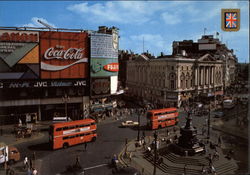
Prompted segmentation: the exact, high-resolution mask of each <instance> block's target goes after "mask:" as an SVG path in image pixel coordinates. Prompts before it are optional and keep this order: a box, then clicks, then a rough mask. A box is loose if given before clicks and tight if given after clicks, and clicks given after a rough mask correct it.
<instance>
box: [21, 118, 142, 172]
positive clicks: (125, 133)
mask: <svg viewBox="0 0 250 175" xmlns="http://www.w3.org/2000/svg"><path fill="white" fill-rule="evenodd" d="M128 119H132V120H134V121H136V120H137V117H136V116H135V115H133V116H130V117H128V118H126V120H128ZM123 120H125V119H123ZM123 120H118V121H113V122H108V123H105V122H104V123H101V124H99V125H98V128H97V134H98V138H97V140H96V141H95V142H91V143H88V144H87V151H85V150H84V145H83V144H80V145H76V146H73V147H69V148H67V149H59V150H55V151H53V150H50V149H49V147H48V134H47V131H44V134H45V136H44V137H43V138H42V139H39V140H34V141H32V142H28V143H22V144H20V145H17V147H18V149H19V151H20V152H21V153H22V160H23V158H24V156H28V157H32V154H33V152H35V155H36V167H38V169H39V170H40V174H42V175H43V174H44V175H45V174H46V175H55V174H72V173H69V172H67V171H66V170H67V167H68V166H70V165H73V164H74V163H75V162H76V157H77V156H80V164H81V166H82V167H83V168H84V169H88V170H86V173H85V174H88V175H91V174H93V175H97V174H104V175H105V174H112V168H111V167H110V166H108V165H107V164H109V163H110V161H111V158H112V157H113V155H114V154H116V155H118V154H119V153H120V151H121V150H122V148H123V146H124V145H125V139H126V138H127V139H128V140H130V139H133V138H135V137H137V130H136V129H131V128H121V127H119V126H120V125H121V122H122V121H123ZM142 120H143V119H142ZM23 153H25V154H23ZM78 174H80V173H78Z"/></svg>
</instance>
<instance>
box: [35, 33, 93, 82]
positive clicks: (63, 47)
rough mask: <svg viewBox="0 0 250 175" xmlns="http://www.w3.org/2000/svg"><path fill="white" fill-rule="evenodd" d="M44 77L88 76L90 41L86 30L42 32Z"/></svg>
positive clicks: (42, 73) (42, 75)
mask: <svg viewBox="0 0 250 175" xmlns="http://www.w3.org/2000/svg"><path fill="white" fill-rule="evenodd" d="M39 36H40V60H41V63H40V64H41V78H42V79H69V78H87V76H88V61H89V58H88V57H89V41H88V34H87V33H86V32H81V33H80V32H74V33H73V32H54V31H46V32H45V31H44V32H40V35H39Z"/></svg>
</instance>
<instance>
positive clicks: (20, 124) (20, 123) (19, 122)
mask: <svg viewBox="0 0 250 175" xmlns="http://www.w3.org/2000/svg"><path fill="white" fill-rule="evenodd" d="M21 126H22V120H21V119H20V118H19V120H18V127H21Z"/></svg>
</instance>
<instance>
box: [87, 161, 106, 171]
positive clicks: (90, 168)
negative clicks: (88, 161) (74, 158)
mask: <svg viewBox="0 0 250 175" xmlns="http://www.w3.org/2000/svg"><path fill="white" fill-rule="evenodd" d="M106 165H108V164H106V163H104V164H100V165H96V166H92V167H88V168H84V171H85V170H90V169H94V168H98V167H102V166H106ZM84 171H83V172H84Z"/></svg>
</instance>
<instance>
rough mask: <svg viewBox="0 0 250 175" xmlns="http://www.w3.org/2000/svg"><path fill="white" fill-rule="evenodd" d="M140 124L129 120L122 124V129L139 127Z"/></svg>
mask: <svg viewBox="0 0 250 175" xmlns="http://www.w3.org/2000/svg"><path fill="white" fill-rule="evenodd" d="M138 125H139V123H138V122H134V121H132V120H127V121H124V122H122V127H127V126H138Z"/></svg>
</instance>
